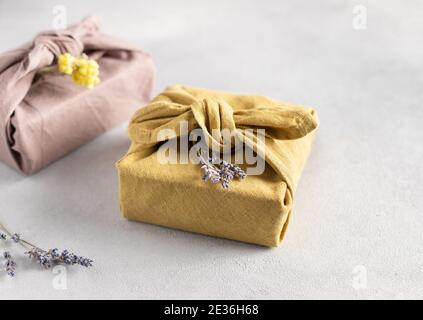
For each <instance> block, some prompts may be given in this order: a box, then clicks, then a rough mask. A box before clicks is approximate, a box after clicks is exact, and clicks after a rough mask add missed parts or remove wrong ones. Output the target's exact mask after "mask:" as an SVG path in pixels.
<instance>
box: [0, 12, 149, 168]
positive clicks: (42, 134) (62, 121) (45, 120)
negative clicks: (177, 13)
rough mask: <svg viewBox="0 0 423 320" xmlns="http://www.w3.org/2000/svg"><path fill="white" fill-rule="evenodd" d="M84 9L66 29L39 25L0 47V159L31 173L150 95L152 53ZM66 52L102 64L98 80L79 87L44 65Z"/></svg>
mask: <svg viewBox="0 0 423 320" xmlns="http://www.w3.org/2000/svg"><path fill="white" fill-rule="evenodd" d="M98 20H99V19H98V18H97V17H94V16H92V17H88V18H86V19H84V20H83V21H82V22H81V23H79V24H76V25H73V26H71V27H69V28H68V29H65V30H58V31H48V32H43V33H40V34H39V35H37V36H36V37H35V39H34V40H33V41H31V42H30V43H27V44H25V45H23V46H22V47H20V48H18V49H15V50H12V51H9V52H6V53H3V54H0V160H2V161H3V162H5V163H6V164H8V165H9V166H11V167H12V168H15V169H17V170H19V171H21V172H23V173H24V174H27V175H29V174H33V173H35V172H37V171H38V170H40V169H41V168H43V167H45V166H46V165H48V164H50V163H51V162H53V161H55V160H57V159H59V158H61V157H63V156H64V155H65V154H67V153H69V152H70V151H72V150H74V149H75V148H77V147H79V146H81V145H82V144H84V143H87V142H88V141H90V140H92V139H93V138H95V137H96V136H98V135H99V134H101V133H103V132H105V131H106V130H108V129H110V128H111V127H113V126H115V125H117V124H119V123H122V122H124V121H126V120H129V118H130V117H131V115H132V114H133V112H134V111H135V110H137V109H138V108H139V106H140V105H142V104H145V103H146V102H148V101H149V100H150V98H151V93H152V89H153V84H154V77H155V71H154V65H153V62H152V59H151V57H150V56H149V55H148V54H146V53H144V52H143V51H141V50H139V49H137V48H134V47H132V46H130V45H128V44H126V43H124V42H122V41H120V40H118V39H115V38H113V37H110V36H108V35H105V34H102V33H100V32H99V21H98ZM65 52H69V53H70V54H72V55H73V56H80V55H81V54H82V53H86V54H87V55H88V56H89V57H90V58H92V59H95V60H97V62H98V64H99V65H100V79H101V83H100V84H99V85H97V86H96V87H94V88H93V89H87V88H83V87H79V86H77V85H76V84H74V83H73V82H72V79H71V77H70V76H67V75H63V74H59V73H58V72H56V71H53V72H43V71H42V70H43V68H45V67H49V66H52V65H54V64H55V63H56V61H57V57H58V56H59V55H60V54H62V53H65Z"/></svg>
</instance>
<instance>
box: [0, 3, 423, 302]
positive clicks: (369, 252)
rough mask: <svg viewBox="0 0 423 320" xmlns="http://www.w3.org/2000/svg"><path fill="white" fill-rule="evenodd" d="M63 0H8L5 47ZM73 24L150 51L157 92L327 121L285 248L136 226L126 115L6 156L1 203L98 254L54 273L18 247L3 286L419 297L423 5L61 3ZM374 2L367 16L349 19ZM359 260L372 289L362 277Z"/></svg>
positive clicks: (41, 293)
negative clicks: (305, 112)
mask: <svg viewBox="0 0 423 320" xmlns="http://www.w3.org/2000/svg"><path fill="white" fill-rule="evenodd" d="M56 3H57V2H56V1H16V0H13V1H11V0H10V1H9V0H1V1H0V40H1V41H0V50H1V51H4V50H6V49H8V48H12V47H14V46H16V45H18V44H20V43H22V42H23V41H25V40H27V39H29V38H30V37H31V36H32V35H33V33H34V32H35V31H38V30H41V29H46V28H49V27H50V25H51V20H52V7H53V5H54V4H56ZM61 3H64V4H65V5H66V6H67V8H68V15H69V21H76V20H78V19H80V18H81V17H83V16H84V15H86V14H87V13H92V12H95V13H97V14H99V15H101V16H103V18H104V29H105V30H106V31H108V32H111V33H113V34H115V35H118V36H121V37H124V38H126V39H128V40H131V41H132V42H134V43H136V44H138V45H139V46H141V47H143V48H144V49H145V50H146V51H148V52H150V53H151V54H152V55H153V57H154V59H155V61H156V64H157V70H158V78H157V87H156V92H158V91H159V90H161V89H162V88H164V87H165V86H166V85H168V84H173V83H183V84H188V85H195V86H203V87H210V88H215V89H223V90H230V91H235V92H243V93H260V94H263V95H268V96H270V97H274V98H277V99H281V100H286V101H291V102H296V103H300V104H306V105H310V106H314V107H316V108H317V110H318V113H319V116H320V120H321V126H320V128H319V129H318V135H317V141H316V144H315V148H314V150H313V153H312V156H311V158H310V160H309V162H308V164H307V167H306V170H305V171H304V174H303V177H302V180H301V182H300V186H299V189H298V193H297V198H296V205H295V211H294V216H293V219H292V223H291V225H290V228H289V232H288V234H287V237H286V239H285V241H284V243H283V244H282V246H281V247H280V248H277V249H264V248H261V247H256V246H252V245H247V244H243V243H238V242H234V241H227V240H222V239H214V238H210V237H205V236H199V235H193V234H189V233H184V232H180V231H174V230H168V229H164V228H160V227H156V226H150V225H144V224H141V223H131V222H127V221H125V220H124V219H122V218H121V217H120V215H119V209H118V201H117V177H116V171H115V168H114V162H115V161H116V160H117V159H119V158H120V157H121V156H122V155H123V154H124V152H125V151H126V150H127V147H128V139H127V137H126V133H125V126H122V127H120V128H117V129H115V130H114V131H112V132H110V133H108V134H106V135H104V136H102V137H100V138H99V139H97V140H95V141H94V142H92V143H90V144H89V145H86V146H84V147H82V148H81V149H79V150H77V151H76V152H74V153H72V154H71V155H69V156H67V157H66V158H64V159H63V160H61V161H59V162H57V163H55V164H53V165H52V166H50V167H48V168H47V169H45V170H44V171H42V172H41V173H39V174H37V175H35V176H33V177H30V178H24V177H22V176H20V175H19V174H17V173H15V172H13V171H12V170H10V169H8V168H7V167H5V166H3V165H0V211H1V212H0V216H1V219H2V220H4V221H5V222H7V224H8V225H9V226H10V228H13V229H14V230H17V231H19V232H21V233H22V234H24V235H25V236H26V237H27V238H28V239H31V240H33V241H34V242H36V243H39V244H41V245H43V246H59V247H66V246H67V247H70V248H71V249H74V250H75V251H78V252H81V253H82V254H85V255H87V256H90V257H93V258H94V259H95V260H96V263H95V264H96V267H95V268H93V269H91V270H89V271H85V270H83V271H82V270H78V269H75V268H72V269H69V270H68V274H67V276H68V277H67V278H68V281H67V285H68V288H67V290H56V289H54V288H53V285H52V280H53V278H54V276H55V275H54V274H52V273H51V272H49V271H47V272H43V271H40V270H38V269H34V268H32V267H31V265H30V264H28V263H27V262H26V261H25V260H21V259H20V260H18V263H19V264H20V268H19V275H18V276H17V277H16V278H15V279H13V280H10V279H8V278H7V277H5V276H4V274H3V273H0V283H1V290H0V299H1V298H59V299H60V298H182V299H185V298H271V299H277V298H364V299H368V298H423V287H422V283H423V269H422V268H423V232H422V230H423V212H422V205H423V200H422V195H423V187H422V183H421V182H422V180H423V179H422V178H423V173H422V160H423V159H422V158H423V144H422V139H423V130H422V120H423V108H422V101H423V90H422V87H423V73H422V71H423V59H422V57H423V45H422V41H421V36H422V34H423V20H422V19H421V17H422V14H423V6H422V4H421V2H420V3H419V2H418V1H407V2H403V1H383V2H382V1H361V2H355V1H343V2H342V3H341V2H340V1H255V2H254V1H223V0H222V1H210V2H208V3H206V2H203V1H178V2H175V1H166V2H163V1H160V2H158V3H156V2H147V1H145V3H143V1H119V2H116V1H61ZM356 4H364V5H365V6H366V7H367V10H368V12H367V13H368V28H367V29H366V30H361V31H357V30H355V29H354V28H352V25H351V24H352V19H353V14H352V8H353V7H354V5H356ZM356 266H364V267H365V268H366V270H367V279H368V281H367V287H366V288H363V289H355V288H354V287H353V285H352V281H353V278H354V276H355V274H354V273H353V270H354V268H356Z"/></svg>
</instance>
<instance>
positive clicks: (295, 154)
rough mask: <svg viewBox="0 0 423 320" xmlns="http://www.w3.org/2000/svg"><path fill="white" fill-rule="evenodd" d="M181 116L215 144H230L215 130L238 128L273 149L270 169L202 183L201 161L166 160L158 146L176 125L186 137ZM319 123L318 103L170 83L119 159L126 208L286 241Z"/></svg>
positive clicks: (139, 216)
mask: <svg viewBox="0 0 423 320" xmlns="http://www.w3.org/2000/svg"><path fill="white" fill-rule="evenodd" d="M181 121H186V122H187V123H188V131H189V132H191V130H193V129H195V128H201V129H202V130H203V132H204V134H205V136H206V137H208V139H209V140H208V144H209V146H210V147H211V146H212V145H218V146H222V144H221V143H222V142H221V140H219V139H216V137H215V136H212V130H214V129H218V130H222V129H230V130H236V133H237V135H239V136H242V137H243V138H244V140H243V141H244V144H245V146H246V147H249V148H251V149H252V150H255V151H257V150H258V151H260V148H265V150H264V151H265V160H266V166H265V170H264V172H263V173H262V174H261V175H251V176H248V177H247V178H245V179H244V180H235V179H234V180H233V181H232V182H231V184H230V188H229V189H224V188H222V186H221V185H220V184H211V183H208V182H207V183H205V182H204V181H202V179H201V176H202V170H201V168H200V166H199V165H198V164H193V163H188V164H181V163H178V164H161V163H160V162H159V161H158V159H157V149H158V147H159V146H160V145H161V144H162V143H163V142H164V141H165V140H166V139H165V138H163V137H162V136H161V135H160V134H159V133H160V132H161V130H163V129H172V130H174V131H175V132H176V134H177V135H178V136H179V135H181V134H182V132H181V131H180V122H181ZM317 125H318V120H317V114H316V112H315V110H314V109H311V108H304V107H300V106H297V105H294V104H289V103H285V102H278V101H274V100H271V99H268V98H266V97H262V96H246V95H242V96H241V95H234V94H230V93H225V92H218V91H211V90H207V89H200V88H192V87H187V86H181V85H175V86H171V87H168V88H167V89H166V90H165V91H164V92H162V93H161V94H160V95H159V96H157V97H156V98H155V99H154V100H152V102H151V103H150V104H149V105H147V106H146V107H144V108H141V109H139V110H138V111H137V112H136V113H135V115H134V116H133V118H132V120H131V123H130V125H129V136H130V138H131V141H132V144H131V147H130V149H129V151H128V153H127V154H126V155H125V156H124V157H123V158H122V159H121V160H120V161H119V162H118V163H117V168H118V173H119V192H120V207H121V211H122V213H123V215H124V216H125V217H126V218H128V219H130V220H137V221H143V222H146V223H151V224H157V225H161V226H165V227H171V228H176V229H181V230H186V231H190V232H196V233H201V234H206V235H210V236H216V237H223V238H227V239H233V240H239V241H244V242H249V243H255V244H259V245H264V246H278V245H279V244H280V242H281V240H282V238H283V236H284V234H285V232H286V227H287V224H288V222H289V218H290V215H291V211H292V207H293V197H294V194H295V189H296V186H297V183H298V181H299V178H300V175H301V172H302V170H303V167H304V165H305V162H306V160H307V157H308V155H309V153H310V149H311V146H312V142H313V139H314V132H315V131H314V129H316V128H317ZM246 129H265V132H266V136H265V141H264V142H265V143H264V144H263V143H258V141H257V139H253V138H251V136H249V135H247V134H245V131H246ZM213 133H214V131H213ZM258 154H261V153H259V152H258Z"/></svg>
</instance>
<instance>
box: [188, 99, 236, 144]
mask: <svg viewBox="0 0 423 320" xmlns="http://www.w3.org/2000/svg"><path fill="white" fill-rule="evenodd" d="M190 108H191V111H192V114H193V116H194V118H195V120H196V122H197V124H198V126H199V127H200V128H201V129H202V130H203V133H204V135H205V137H206V138H208V141H207V142H208V144H209V145H210V144H213V145H216V146H218V147H225V146H226V145H227V144H231V140H232V139H227V137H226V138H225V136H224V133H223V132H222V131H223V130H226V131H227V133H229V134H231V135H234V134H236V131H235V130H236V124H235V120H234V118H233V114H234V111H233V109H232V107H231V106H230V105H229V104H228V103H227V102H226V101H224V100H222V99H216V98H205V99H201V100H198V101H195V102H194V103H192V104H191V106H190ZM227 133H226V134H227Z"/></svg>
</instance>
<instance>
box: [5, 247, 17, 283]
mask: <svg viewBox="0 0 423 320" xmlns="http://www.w3.org/2000/svg"><path fill="white" fill-rule="evenodd" d="M3 257H4V258H5V259H6V264H5V267H6V273H7V275H8V276H9V277H14V276H15V272H16V262H15V261H14V260H13V259H12V256H11V255H10V252H8V251H5V252H4V253H3Z"/></svg>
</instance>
